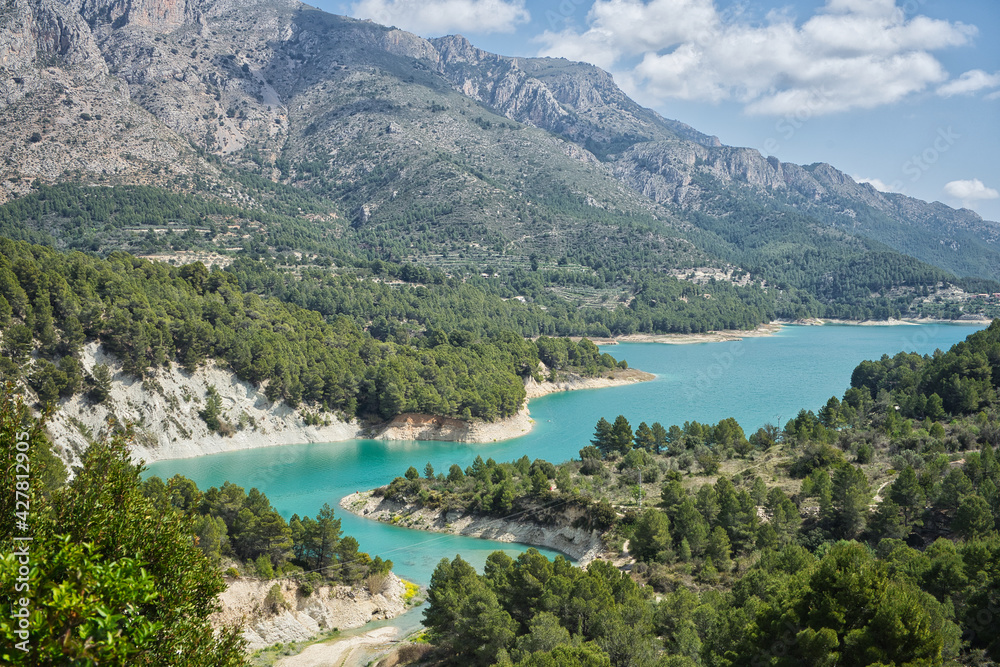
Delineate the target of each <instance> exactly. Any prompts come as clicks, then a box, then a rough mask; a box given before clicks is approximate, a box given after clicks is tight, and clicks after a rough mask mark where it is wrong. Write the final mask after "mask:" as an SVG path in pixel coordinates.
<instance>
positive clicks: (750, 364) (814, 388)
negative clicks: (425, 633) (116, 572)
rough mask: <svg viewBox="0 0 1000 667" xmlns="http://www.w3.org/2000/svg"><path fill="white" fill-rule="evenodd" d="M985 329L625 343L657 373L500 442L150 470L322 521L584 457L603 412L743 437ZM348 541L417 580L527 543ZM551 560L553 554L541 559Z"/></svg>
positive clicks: (366, 445) (297, 452) (573, 395)
mask: <svg viewBox="0 0 1000 667" xmlns="http://www.w3.org/2000/svg"><path fill="white" fill-rule="evenodd" d="M981 328H983V326H982V325H960V324H923V325H918V326H848V325H824V326H786V327H784V328H782V330H781V331H780V332H778V333H777V334H776V335H774V336H767V337H760V338H746V339H744V340H742V341H736V342H726V343H703V344H695V345H665V344H659V343H627V344H622V345H614V346H607V347H605V348H603V349H604V350H605V351H606V352H609V353H611V354H612V355H614V356H615V357H616V358H619V359H621V358H624V359H626V360H628V363H629V365H630V366H632V367H634V368H639V369H642V370H645V371H648V372H650V373H654V374H656V379H655V380H654V381H652V382H645V383H641V384H635V385H629V386H624V387H614V388H610V389H597V390H587V391H574V392H566V393H560V394H552V395H549V396H545V397H543V398H539V399H535V400H533V401H531V403H530V405H529V407H530V409H531V416H532V418H533V419H534V420H535V426H534V429H533V430H532V431H531V433H529V434H527V435H524V436H522V437H520V438H515V439H513V440H507V441H504V442H499V443H492V444H458V443H447V442H380V441H374V440H351V441H346V442H334V443H327V444H308V445H286V446H282V447H267V448H262V449H254V450H247V451H239V452H230V453H226V454H215V455H212V456H204V457H199V458H195V459H176V460H169V461H160V462H158V463H154V464H152V465H150V466H149V470H148V471H147V473H146V475H147V476H148V475H159V476H160V477H162V478H164V479H166V478H169V477H171V476H172V475H174V474H177V473H180V474H182V475H185V476H187V477H190V478H191V479H193V480H194V481H195V482H196V483H197V484H198V486H199V488H201V489H207V488H208V487H210V486H219V485H221V484H222V483H223V482H225V481H227V480H228V481H230V482H233V483H235V484H238V485H240V486H243V487H245V488H246V489H248V490H249V489H250V488H251V487H257V488H258V489H260V490H261V491H263V492H264V493H266V494H267V496H268V498H270V500H271V503H272V504H273V505H274V506H275V507H276V508H277V509H278V511H279V512H281V514H282V515H283V516H284V517H285V518H288V517H290V516H291V515H292V514H293V513H298V514H299V515H310V516H314V515H315V514H316V513H317V511H318V510H319V508H320V507H321V506H322V505H323V503H330V505H331V506H334V507H336V506H337V503H338V502H339V501H340V499H341V498H342V497H344V496H346V495H348V494H350V493H353V492H354V491H358V490H365V489H370V488H373V487H376V486H381V485H383V484H387V483H388V482H390V481H391V480H392V479H393V478H394V477H397V476H399V475H402V474H403V472H404V471H405V470H406V469H407V468H408V467H409V466H411V465H412V466H415V467H416V468H417V469H418V470H420V471H423V469H424V465H425V464H426V463H427V462H428V461H430V462H431V464H433V466H434V468H435V469H436V470H437V471H439V472H446V471H447V470H448V467H449V466H450V465H451V464H452V463H458V464H459V465H461V466H462V467H463V468H464V467H465V466H467V465H469V464H470V463H471V462H472V460H473V459H475V457H476V456H477V455H481V456H482V457H483V458H484V459H486V458H489V457H493V458H494V459H495V460H497V461H510V460H513V459H517V458H520V457H521V456H524V455H527V456H528V457H529V458H531V459H535V458H542V459H546V460H549V461H552V462H560V461H565V460H567V459H569V458H573V457H576V456H577V455H578V454H577V453H578V451H579V450H580V449H581V448H582V447H584V446H586V445H587V444H589V440H590V437H591V436H592V434H593V431H594V424H595V423H596V422H597V420H598V419H600V418H601V417H605V418H607V419H608V420H609V421H613V420H614V418H615V417H616V416H617V415H619V414H623V415H625V416H626V417H627V418H628V420H629V421H630V422H631V424H632V427H633V428H635V427H636V426H638V424H639V422H641V421H646V422H648V423H650V424H652V423H653V422H654V421H658V422H660V423H662V424H663V425H664V426H667V427H669V426H670V425H671V424H682V423H683V422H685V421H689V420H697V421H700V422H717V421H719V420H720V419H724V418H726V417H735V418H736V419H737V421H739V422H740V424H741V425H742V426H743V429H744V430H745V431H746V432H747V434H749V433H751V432H752V431H754V430H756V429H757V428H758V427H759V426H761V425H763V424H765V423H768V422H771V423H775V424H779V425H783V424H784V423H785V422H786V421H788V420H789V419H790V418H792V417H794V416H795V415H796V414H797V413H798V412H799V410H801V409H803V408H805V409H810V410H818V409H819V408H820V407H822V405H823V404H825V403H826V401H827V399H829V398H830V396H833V395H836V396H837V397H840V396H842V395H843V393H844V391H845V390H846V389H847V388H848V386H849V385H850V378H851V372H852V371H853V370H854V368H855V366H857V364H858V363H860V362H861V361H863V360H865V359H877V358H879V357H881V356H882V355H883V354H889V355H893V354H895V353H896V352H900V351H907V352H919V353H921V354H927V353H931V352H933V351H934V350H935V349H937V348H940V349H942V350H947V349H948V348H949V347H951V346H952V345H953V344H954V343H956V342H958V341H960V340H963V339H964V338H965V337H966V336H968V335H969V334H971V333H973V332H974V331H977V330H979V329H981ZM337 513H338V515H339V516H340V517H341V519H342V521H343V530H344V534H345V535H353V536H354V537H356V538H357V539H358V541H359V542H360V544H361V548H362V550H364V551H368V552H369V553H371V554H372V555H375V554H378V555H380V556H382V557H383V558H389V559H391V560H392V561H393V562H394V564H395V570H396V572H397V573H398V574H399V575H400V576H402V577H405V578H408V579H411V580H413V581H416V582H418V583H421V584H427V583H429V582H430V575H431V572H432V571H433V569H434V567H435V565H437V563H438V562H439V561H440V560H441V559H442V558H445V557H447V558H452V557H454V556H455V554H461V555H462V557H463V558H464V559H466V560H468V561H469V562H471V563H472V564H474V565H475V566H476V567H481V566H482V564H483V562H484V561H485V559H486V557H487V556H488V555H489V554H490V553H492V552H493V551H495V550H496V549H499V548H502V549H504V550H505V551H507V552H508V553H510V554H511V555H514V554H516V553H519V552H520V551H522V550H523V549H524V547H519V546H517V545H509V544H508V545H505V544H500V543H497V542H491V541H488V540H478V539H473V538H465V537H457V536H452V535H441V534H437V533H427V532H421V531H414V530H408V529H405V528H395V527H392V526H388V525H385V524H380V523H376V522H374V521H367V520H364V519H361V518H358V517H356V516H354V515H351V514H348V513H346V512H344V511H342V510H340V508H339V507H337ZM544 553H547V555H549V556H554V554H553V553H552V552H544Z"/></svg>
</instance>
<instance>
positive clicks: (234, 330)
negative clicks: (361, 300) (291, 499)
mask: <svg viewBox="0 0 1000 667" xmlns="http://www.w3.org/2000/svg"><path fill="white" fill-rule="evenodd" d="M0 251H2V253H0V254H2V257H0V332H2V334H3V343H2V346H3V348H2V349H3V355H4V356H3V357H0V376H2V378H3V379H7V380H11V381H16V380H20V379H24V380H26V381H27V382H28V384H29V385H30V386H31V387H32V388H33V389H34V390H35V391H36V393H37V394H38V396H39V398H40V399H41V401H42V402H43V403H45V402H51V401H55V400H57V399H59V398H65V397H68V396H72V395H73V394H75V393H77V392H87V393H88V395H90V396H92V397H94V398H96V399H98V400H99V399H100V398H101V397H102V396H104V395H106V393H107V380H106V378H104V379H102V378H100V377H94V373H88V372H87V371H86V370H85V369H84V368H83V365H82V363H81V362H80V351H81V349H82V346H83V345H84V344H86V343H87V342H88V341H99V342H100V343H101V345H102V346H103V347H104V349H105V350H106V351H108V352H111V353H113V354H114V355H115V356H117V358H118V359H120V360H121V361H122V363H123V366H124V369H125V371H126V372H127V373H129V374H130V375H132V376H134V377H137V378H142V377H144V374H145V373H146V372H147V371H148V370H151V369H156V368H161V367H166V366H168V365H171V364H178V365H180V366H181V367H183V368H184V369H186V370H188V371H193V370H194V369H196V368H197V367H198V366H200V365H202V364H204V363H205V362H206V361H208V360H214V361H216V362H218V363H222V364H225V365H226V366H228V367H229V368H231V369H232V370H233V371H234V372H235V373H236V375H238V376H239V377H240V378H242V379H244V380H248V381H250V382H252V383H254V384H257V385H264V386H265V393H266V395H267V397H268V398H270V399H271V400H274V401H284V402H286V403H288V404H289V405H291V406H293V407H294V406H298V405H300V404H308V405H317V406H319V407H321V408H323V409H326V410H331V411H336V412H338V413H340V414H342V415H344V416H346V417H351V416H354V415H359V416H362V417H369V418H375V419H388V418H390V417H392V416H394V415H397V414H401V413H404V412H424V413H431V414H438V415H446V416H454V417H458V418H462V419H473V418H478V419H484V420H495V419H498V418H502V417H506V416H510V415H512V414H514V413H516V412H517V411H518V410H519V409H520V408H521V405H522V404H523V402H524V397H525V393H524V385H523V382H522V377H527V376H528V375H531V374H534V373H537V367H538V361H539V358H540V349H542V350H548V348H552V349H551V350H548V351H546V352H543V353H542V355H541V356H542V358H544V359H548V360H549V361H550V362H553V360H554V359H555V361H554V362H553V365H554V367H555V368H556V369H565V370H574V371H577V372H580V373H583V374H589V375H598V374H600V373H606V372H607V371H608V370H610V369H613V368H616V367H618V366H619V365H622V366H624V362H618V361H617V360H615V359H612V358H611V356H610V355H608V354H602V353H601V352H600V351H599V350H598V348H597V346H596V345H594V344H593V343H591V342H590V341H588V340H585V339H584V340H581V341H579V342H572V341H570V340H568V339H559V340H555V339H541V343H536V342H532V341H528V340H525V339H523V338H522V337H520V336H518V335H516V334H513V333H510V332H504V331H501V332H498V333H494V334H493V335H492V336H480V335H477V334H475V333H472V332H469V331H467V330H462V329H455V330H452V331H450V332H448V333H446V332H445V331H443V330H441V329H431V330H429V331H424V332H421V333H422V334H423V335H420V336H414V337H412V338H411V337H409V336H405V335H404V336H390V335H389V334H390V327H389V325H388V324H387V320H385V318H384V317H383V318H381V319H379V320H378V321H376V322H371V323H369V325H368V327H367V328H365V327H362V326H360V325H359V324H358V323H357V322H356V321H355V320H354V319H351V318H349V317H347V316H344V315H337V316H331V317H330V319H329V321H328V320H327V319H325V318H324V317H323V316H322V315H321V314H320V313H317V312H316V311H311V310H306V309H305V308H302V307H299V306H296V305H294V304H288V303H285V302H282V301H279V300H278V299H276V298H273V297H261V296H259V295H257V294H255V293H252V292H245V291H243V290H242V289H241V288H240V286H239V284H238V280H237V278H236V276H235V275H234V274H232V273H228V272H223V271H212V272H209V271H208V270H207V269H206V268H205V267H204V266H203V265H201V264H189V265H184V266H181V267H171V266H169V265H166V264H162V263H155V262H150V261H147V260H142V259H138V258H136V257H133V256H131V255H127V254H125V253H119V252H115V253H112V254H111V255H109V256H108V258H107V259H100V258H95V257H92V256H89V255H85V254H82V253H79V252H74V253H68V254H67V253H62V252H58V251H54V250H52V249H50V248H46V247H44V246H36V245H29V244H27V243H25V242H14V241H10V240H5V239H0ZM377 336H381V337H382V338H383V339H384V340H383V339H380V338H379V337H377ZM32 353H36V354H37V358H36V359H34V361H33V362H32V363H30V364H26V362H27V361H28V360H29V358H31V355H32ZM358 360H361V362H362V363H360V364H359V363H358Z"/></svg>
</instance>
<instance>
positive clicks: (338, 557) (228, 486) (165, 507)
mask: <svg viewBox="0 0 1000 667" xmlns="http://www.w3.org/2000/svg"><path fill="white" fill-rule="evenodd" d="M142 492H143V494H144V495H145V496H146V497H147V498H149V500H150V501H151V502H153V503H154V505H155V506H156V507H157V508H158V509H159V511H162V512H180V513H182V514H184V515H185V516H188V517H190V518H191V519H192V521H193V524H192V526H193V529H194V534H195V535H197V537H198V548H199V549H201V551H202V552H203V553H204V554H205V556H206V557H208V558H209V559H210V560H211V561H212V562H213V563H216V564H219V563H222V562H223V560H224V559H225V560H228V559H236V560H237V561H238V562H241V563H242V565H243V571H244V572H248V573H250V574H251V575H255V576H258V577H262V578H265V579H270V578H272V577H274V576H286V577H295V578H298V579H300V580H301V585H302V586H303V587H311V586H314V585H315V584H320V583H323V582H341V583H348V584H352V583H357V582H358V581H361V580H362V579H364V578H365V577H367V576H368V575H370V574H378V573H383V572H388V571H389V570H390V569H392V561H383V560H382V559H381V558H379V557H378V556H376V557H375V558H374V559H373V558H371V557H370V556H369V555H368V554H367V553H365V552H363V551H358V541H357V540H356V539H354V538H353V537H350V536H345V535H343V534H342V532H341V529H340V519H337V518H335V516H334V512H333V508H331V507H330V506H329V505H328V504H324V505H323V507H322V508H321V509H320V511H319V512H318V513H317V515H316V518H315V519H314V518H312V517H309V516H306V517H301V518H300V517H299V515H298V514H293V515H292V517H291V519H289V520H288V521H285V519H284V518H283V517H282V516H281V515H280V514H278V511H277V510H276V509H274V507H273V506H272V505H271V502H270V501H269V500H268V499H267V496H266V495H264V494H263V493H261V492H260V491H259V490H258V489H255V488H254V489H250V491H249V493H248V492H246V491H245V490H244V489H243V488H242V487H240V486H237V485H235V484H232V483H230V482H226V483H225V484H223V485H222V487H214V486H213V487H212V488H210V489H208V490H207V491H205V492H204V493H202V492H201V491H200V490H199V489H198V486H197V485H196V484H195V483H194V482H193V481H192V480H190V479H188V478H186V477H184V476H183V475H174V476H173V477H172V478H170V480H169V481H168V482H167V483H164V482H163V480H162V479H160V478H159V477H156V476H153V477H150V478H148V479H146V480H145V481H144V482H143V483H142Z"/></svg>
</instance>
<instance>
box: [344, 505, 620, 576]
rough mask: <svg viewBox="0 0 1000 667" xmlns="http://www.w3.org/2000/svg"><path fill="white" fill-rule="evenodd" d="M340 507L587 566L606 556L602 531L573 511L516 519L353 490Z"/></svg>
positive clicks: (384, 520)
mask: <svg viewBox="0 0 1000 667" xmlns="http://www.w3.org/2000/svg"><path fill="white" fill-rule="evenodd" d="M340 506H341V507H342V508H344V509H345V510H347V511H349V512H352V513H353V514H357V515H358V516H361V517H364V518H366V519H372V520H375V521H381V522H383V523H392V524H393V525H399V526H404V527H407V528H415V529H419V530H429V531H434V532H439V533H450V534H452V535H465V536H467V537H481V538H484V539H489V540H495V541H497V542H518V543H520V544H530V545H532V546H537V547H544V548H546V549H554V550H555V551H558V552H560V553H563V554H566V555H567V556H569V557H570V558H572V559H573V560H575V561H577V564H578V565H586V564H587V563H589V562H590V561H592V560H594V559H595V558H600V557H604V556H605V555H606V554H605V551H606V548H605V545H604V541H603V540H602V538H601V533H600V531H597V530H588V529H586V528H582V527H579V528H578V527H574V526H573V524H574V523H575V522H576V520H577V519H579V518H580V515H579V514H574V513H573V511H567V512H565V513H563V514H562V515H560V517H559V520H558V521H557V522H553V523H551V524H541V523H536V522H533V521H530V520H526V519H525V518H524V517H521V518H519V519H518V520H516V521H515V520H511V519H498V518H494V517H489V516H481V515H475V514H468V513H464V512H459V511H454V510H453V511H449V512H446V511H442V510H432V509H426V508H420V507H417V506H415V505H404V504H402V503H398V502H395V501H393V500H389V499H388V498H385V497H378V496H376V495H375V494H374V493H373V492H372V491H362V492H358V493H352V494H351V495H349V496H346V497H345V498H342V499H341V501H340Z"/></svg>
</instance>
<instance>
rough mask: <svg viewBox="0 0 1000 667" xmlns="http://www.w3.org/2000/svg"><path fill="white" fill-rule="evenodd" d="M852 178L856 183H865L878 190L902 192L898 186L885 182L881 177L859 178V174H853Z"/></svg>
mask: <svg viewBox="0 0 1000 667" xmlns="http://www.w3.org/2000/svg"><path fill="white" fill-rule="evenodd" d="M854 180H855V181H857V182H858V183H867V184H868V185H870V186H872V187H873V188H875V189H876V190H878V191H879V192H902V190H901V189H900V188H898V187H893V185H889V184H887V183H886V182H885V181H883V180H882V179H881V178H861V177H860V176H855V177H854Z"/></svg>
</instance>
